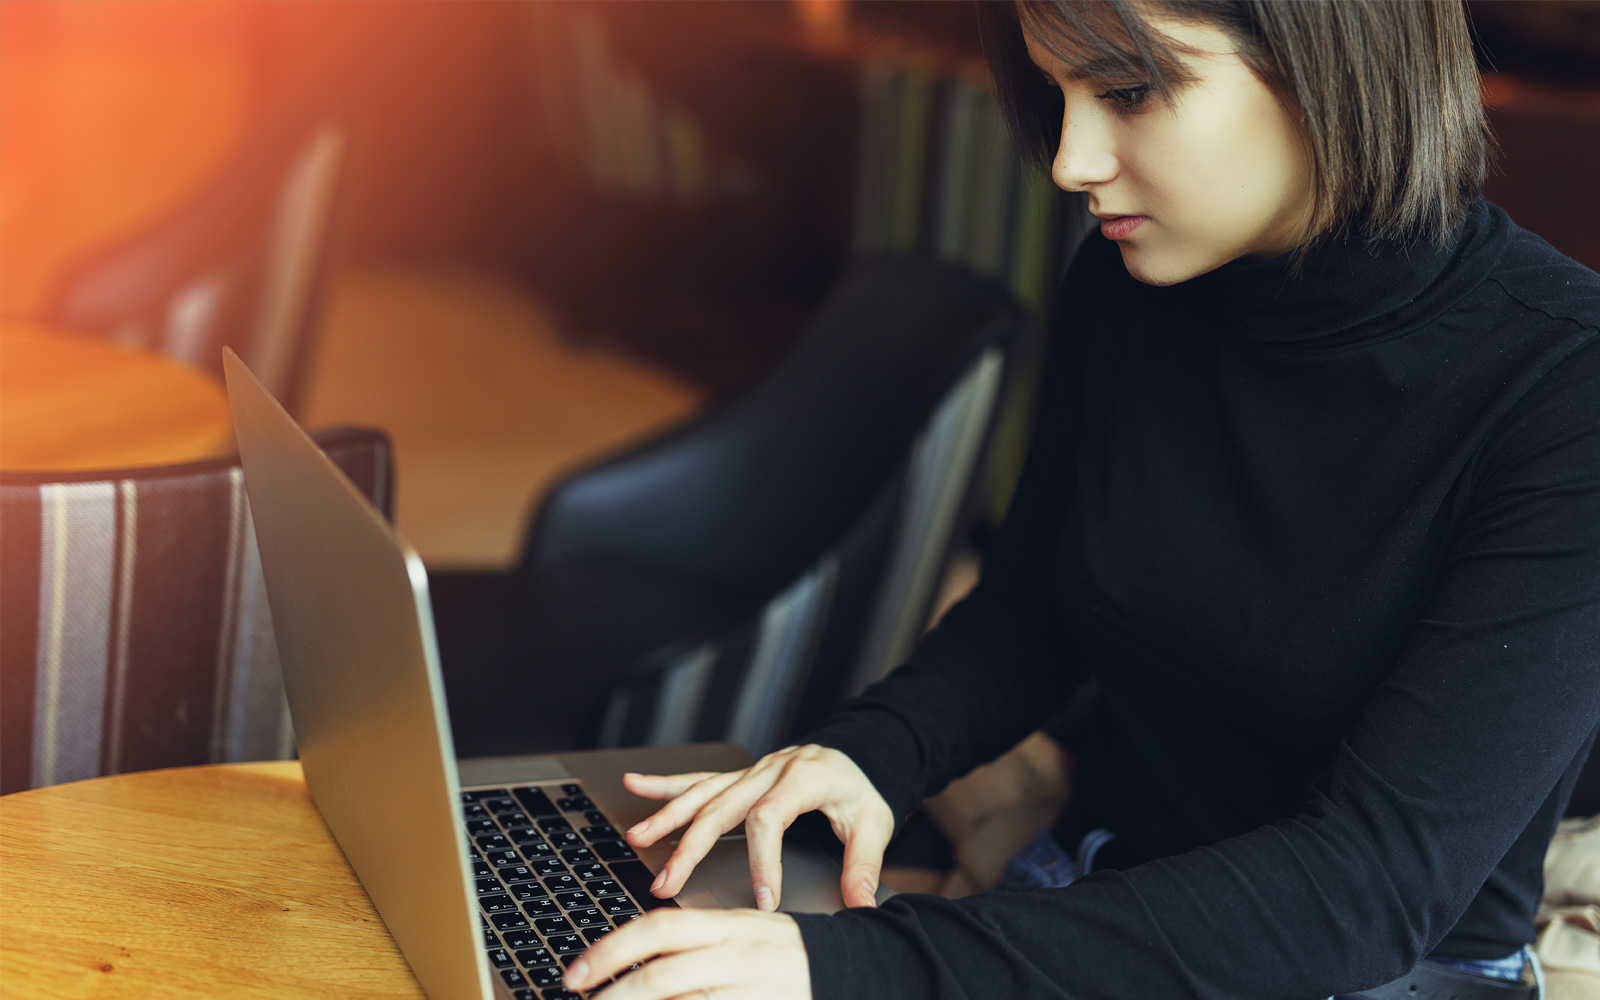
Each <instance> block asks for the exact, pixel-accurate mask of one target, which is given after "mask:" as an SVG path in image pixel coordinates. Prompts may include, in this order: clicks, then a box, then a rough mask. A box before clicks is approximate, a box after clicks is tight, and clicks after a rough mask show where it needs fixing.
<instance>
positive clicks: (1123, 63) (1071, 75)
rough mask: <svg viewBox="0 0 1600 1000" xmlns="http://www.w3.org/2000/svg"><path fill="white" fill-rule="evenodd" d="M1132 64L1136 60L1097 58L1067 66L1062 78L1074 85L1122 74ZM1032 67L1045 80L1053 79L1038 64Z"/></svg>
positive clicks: (1108, 57)
mask: <svg viewBox="0 0 1600 1000" xmlns="http://www.w3.org/2000/svg"><path fill="white" fill-rule="evenodd" d="M1062 61H1063V62H1065V60H1062ZM1029 62H1032V60H1031V59H1030V60H1029ZM1133 62H1136V60H1128V59H1113V58H1111V57H1110V56H1097V57H1095V58H1094V59H1091V60H1089V62H1088V63H1087V64H1085V65H1084V66H1082V67H1076V66H1071V65H1068V66H1067V72H1066V73H1065V74H1064V76H1065V78H1066V79H1067V80H1068V81H1070V82H1073V83H1076V82H1077V81H1079V80H1090V79H1096V78H1099V77H1105V76H1111V75H1116V74H1123V73H1126V72H1127V71H1128V69H1129V67H1130V65H1131V64H1132V63H1133ZM1033 65H1034V67H1035V68H1036V69H1038V71H1039V72H1040V73H1041V74H1043V75H1044V77H1045V78H1046V79H1054V78H1053V77H1051V75H1050V73H1049V72H1048V71H1047V70H1046V69H1045V68H1044V67H1043V66H1040V65H1039V64H1038V63H1034V64H1033Z"/></svg>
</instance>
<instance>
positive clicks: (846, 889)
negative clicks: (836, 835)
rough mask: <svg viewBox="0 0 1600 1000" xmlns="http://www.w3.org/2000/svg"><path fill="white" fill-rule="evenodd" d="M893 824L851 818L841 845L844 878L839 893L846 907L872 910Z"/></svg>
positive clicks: (870, 817) (868, 817)
mask: <svg viewBox="0 0 1600 1000" xmlns="http://www.w3.org/2000/svg"><path fill="white" fill-rule="evenodd" d="M893 833H894V830H893V824H892V823H890V822H887V821H886V820H884V819H883V818H881V817H879V816H877V815H876V814H874V813H869V814H867V815H864V816H857V817H854V822H852V823H851V825H850V835H849V836H848V837H846V838H845V842H844V874H843V875H841V876H840V879H839V889H840V891H841V893H842V894H843V895H844V905H846V906H876V905H878V902H877V892H878V879H879V877H880V876H881V875H882V873H883V852H884V851H886V850H888V848H889V838H890V836H892V835H893Z"/></svg>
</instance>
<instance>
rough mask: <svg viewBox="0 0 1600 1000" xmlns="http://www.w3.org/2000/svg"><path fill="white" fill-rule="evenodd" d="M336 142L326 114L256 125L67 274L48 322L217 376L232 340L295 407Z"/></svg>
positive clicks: (339, 150) (331, 198) (338, 133)
mask: <svg viewBox="0 0 1600 1000" xmlns="http://www.w3.org/2000/svg"><path fill="white" fill-rule="evenodd" d="M345 146H346V132H345V128H344V126H343V125H341V124H339V123H338V122H335V121H321V122H317V123H314V124H310V125H306V124H303V123H298V122H296V123H293V124H291V123H286V122H280V123H273V124H270V125H267V126H263V127H262V128H260V129H258V130H257V132H256V133H255V134H253V135H252V136H251V137H250V138H249V139H248V140H247V141H246V142H245V143H244V144H243V146H242V147H241V149H239V150H238V151H237V152H236V153H235V154H234V155H233V156H232V157H231V158H230V160H229V163H228V165H227V166H225V167H224V168H223V169H222V170H221V171H219V173H218V174H217V175H216V176H215V177H214V178H213V179H212V180H211V182H210V183H208V184H207V185H206V186H205V187H204V188H202V189H201V190H200V191H199V192H198V193H197V194H196V196H195V197H194V198H192V199H191V200H190V201H189V202H188V203H186V204H185V205H183V206H182V207H180V208H179V209H178V210H177V211H175V212H174V213H172V214H171V215H170V216H168V217H166V218H164V219H161V220H160V221H158V222H156V223H155V224H154V225H152V226H151V227H149V228H148V229H146V230H144V231H142V232H139V233H135V234H133V235H132V236H129V237H127V238H125V239H123V240H121V241H119V242H117V243H116V244H114V245H112V246H110V247H108V248H106V249H104V250H102V251H100V252H99V253H97V254H95V255H94V256H92V257H91V258H89V259H87V260H85V261H83V262H82V263H81V264H79V265H78V266H76V267H74V268H72V269H70V270H69V271H68V272H67V273H66V274H65V275H64V276H63V278H62V280H61V281H60V282H59V284H58V285H57V287H56V289H55V290H54V293H53V294H52V295H51V297H50V302H49V304H48V305H47V307H46V311H47V316H46V317H45V319H47V320H48V321H50V322H52V323H55V324H59V325H61V326H65V327H69V328H72V329H78V330H86V331H94V332H98V333H103V334H105V335H107V336H110V337H113V338H115V339H116V340H118V341H121V342H124V343H129V344H135V345H138V346H141V347H147V348H151V349H155V350H160V351H163V352H165V353H167V354H170V355H172V356H174V357H177V358H179V359H182V360H184V361H188V362H190V363H192V364H196V365H199V366H200V367H202V368H206V369H208V370H211V371H215V372H218V373H219V374H220V372H221V370H222V348H223V347H231V348H233V350H234V352H235V353H237V354H238V355H239V356H240V357H241V358H243V359H244V360H245V363H246V364H248V365H249V366H250V368H251V370H252V371H255V372H258V373H259V374H260V377H261V379H262V382H263V383H264V384H265V385H266V386H267V388H268V389H270V390H271V391H272V392H273V393H274V394H275V395H277V396H278V398H280V399H284V400H286V401H288V402H289V403H290V404H292V403H294V402H295V401H296V400H297V398H298V395H299V392H300V389H301V381H302V379H301V376H302V373H303V372H302V370H303V368H304V363H305V358H306V356H307V353H308V348H309V346H310V344H309V341H310V335H311V332H312V330H313V329H314V326H315V322H316V318H317V313H318V306H319V304H320V301H321V297H322V291H323V286H324V283H325V271H326V259H327V256H328V247H329V241H330V232H331V228H332V219H333V214H334V205H335V197H336V194H337V191H338V186H339V178H340V175H341V169H342V166H343V163H344V158H345ZM292 408H293V407H292V405H291V409H292Z"/></svg>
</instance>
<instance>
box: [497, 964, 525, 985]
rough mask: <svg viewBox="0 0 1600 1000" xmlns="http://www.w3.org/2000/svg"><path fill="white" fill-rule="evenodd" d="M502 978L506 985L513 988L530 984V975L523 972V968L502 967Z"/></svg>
mask: <svg viewBox="0 0 1600 1000" xmlns="http://www.w3.org/2000/svg"><path fill="white" fill-rule="evenodd" d="M500 978H501V979H504V980H505V981H506V985H507V986H509V987H511V988H512V989H516V988H517V987H519V986H526V985H528V977H527V976H524V975H523V974H522V970H521V969H501V970H500Z"/></svg>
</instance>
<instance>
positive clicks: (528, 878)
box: [484, 865, 538, 882]
mask: <svg viewBox="0 0 1600 1000" xmlns="http://www.w3.org/2000/svg"><path fill="white" fill-rule="evenodd" d="M484 867H485V868H486V869H488V866H487V865H485V866H484ZM488 870H489V871H490V873H491V874H497V875H499V876H500V877H501V878H503V879H505V880H506V881H507V882H532V881H533V880H534V879H535V878H537V877H538V876H536V875H535V874H534V873H533V869H532V868H529V867H528V866H527V865H501V866H500V870H499V871H498V872H496V871H494V870H493V869H488Z"/></svg>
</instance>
